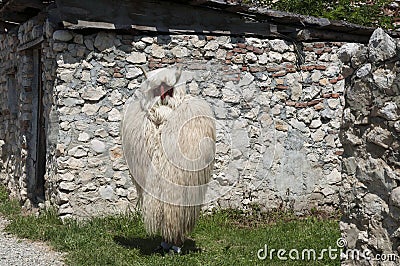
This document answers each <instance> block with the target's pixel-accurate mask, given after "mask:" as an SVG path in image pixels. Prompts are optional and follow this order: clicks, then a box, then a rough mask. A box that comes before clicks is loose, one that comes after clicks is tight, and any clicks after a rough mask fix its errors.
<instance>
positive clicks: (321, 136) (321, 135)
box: [311, 128, 325, 142]
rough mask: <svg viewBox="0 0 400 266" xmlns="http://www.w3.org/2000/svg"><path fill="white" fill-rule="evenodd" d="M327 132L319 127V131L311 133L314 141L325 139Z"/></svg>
mask: <svg viewBox="0 0 400 266" xmlns="http://www.w3.org/2000/svg"><path fill="white" fill-rule="evenodd" d="M324 137H325V132H324V131H323V130H322V129H320V128H319V129H317V131H315V132H313V133H311V138H312V140H313V141H314V142H320V141H322V140H323V139H324Z"/></svg>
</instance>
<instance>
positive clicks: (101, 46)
mask: <svg viewBox="0 0 400 266" xmlns="http://www.w3.org/2000/svg"><path fill="white" fill-rule="evenodd" d="M114 40H115V34H113V33H109V32H104V31H100V32H99V33H98V34H97V36H96V38H95V39H94V47H96V48H97V49H98V50H100V51H104V50H106V49H108V48H112V47H114Z"/></svg>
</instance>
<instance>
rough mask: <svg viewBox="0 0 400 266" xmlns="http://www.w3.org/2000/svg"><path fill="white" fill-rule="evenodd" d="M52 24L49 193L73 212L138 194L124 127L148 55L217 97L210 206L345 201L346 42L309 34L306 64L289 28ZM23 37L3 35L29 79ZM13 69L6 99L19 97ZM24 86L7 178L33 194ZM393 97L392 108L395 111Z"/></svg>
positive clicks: (48, 44) (333, 205)
mask: <svg viewBox="0 0 400 266" xmlns="http://www.w3.org/2000/svg"><path fill="white" fill-rule="evenodd" d="M39 25H40V23H39ZM21 27H23V29H24V30H21V38H22V39H21V40H19V42H20V43H25V42H26V41H29V39H27V37H25V35H26V34H27V32H28V30H29V29H28V28H26V29H25V28H24V27H25V26H24V25H22V26H21ZM45 28H46V36H47V39H46V40H45V41H44V42H43V43H42V44H41V49H42V63H43V86H44V89H45V96H44V99H43V102H44V106H45V111H44V116H45V121H46V125H45V126H46V132H47V146H46V148H47V160H46V163H47V168H46V175H45V179H46V187H45V189H46V200H47V201H49V203H50V204H53V205H55V206H57V207H58V209H59V213H60V215H61V216H63V217H70V216H75V217H82V216H88V215H101V214H104V213H115V212H120V211H125V210H127V209H128V208H129V207H132V206H134V205H135V200H136V191H135V189H134V187H133V184H132V181H131V179H130V175H129V172H128V169H127V167H126V164H125V161H124V158H123V155H122V148H121V140H120V137H119V128H120V119H121V113H122V110H123V106H124V103H125V102H126V100H127V99H128V98H129V97H131V96H135V95H136V93H137V89H138V88H139V86H140V84H141V82H142V81H143V80H144V75H143V72H142V71H141V69H140V68H139V67H138V65H141V66H142V67H143V68H144V69H146V70H151V69H156V68H160V67H165V66H170V65H176V66H181V67H182V68H183V70H184V71H186V72H187V73H189V74H190V78H188V83H187V89H188V91H189V92H190V93H192V94H196V95H199V96H200V97H203V98H204V99H205V100H207V101H208V102H209V103H210V104H211V106H212V108H213V110H214V112H215V115H216V117H217V128H218V130H217V141H218V144H217V153H216V164H215V165H216V168H215V172H214V178H213V182H212V184H210V189H209V193H208V199H210V200H212V199H214V200H213V201H210V202H208V204H207V206H206V208H220V207H222V208H226V207H233V208H242V209H246V208H250V207H251V205H253V204H258V205H260V206H261V207H262V208H263V209H271V208H292V209H294V210H295V211H296V212H299V213H302V212H304V211H307V210H309V209H311V208H321V209H325V210H332V209H337V208H338V206H339V205H338V204H339V200H338V199H339V198H338V196H339V195H338V191H339V186H340V184H339V183H338V173H339V172H340V171H341V164H340V161H341V154H342V152H343V150H342V146H341V143H340V141H339V128H340V120H341V116H342V110H343V105H344V96H343V92H344V84H345V80H344V77H343V76H342V75H341V74H340V69H341V67H342V62H341V61H340V60H339V51H340V50H343V49H342V48H341V47H342V46H343V43H304V53H305V60H306V61H305V63H304V64H303V65H301V66H298V65H297V54H296V52H295V49H294V47H293V44H292V43H289V42H286V41H284V40H278V39H277V40H268V39H259V38H239V37H229V36H197V35H171V36H167V35H160V36H157V38H155V37H149V36H146V35H143V36H132V35H117V34H116V33H113V32H102V31H99V32H98V33H93V32H91V33H86V34H82V33H77V32H73V31H70V32H69V34H71V35H72V38H71V39H70V40H69V41H63V40H61V37H57V38H54V34H53V30H52V25H50V24H45ZM58 35H60V34H58ZM67 35H68V34H67V33H65V32H63V34H62V36H67ZM56 36H57V34H56ZM13 38H15V39H13ZM16 38H17V37H16V36H14V37H13V36H12V35H11V34H9V35H7V36H6V35H1V38H0V45H1V46H0V47H1V49H0V51H1V55H0V58H1V60H3V62H4V61H13V62H17V60H15V58H17V57H18V60H20V61H21V62H20V63H19V64H18V65H16V68H17V70H18V71H19V72H18V73H21V74H18V77H19V78H20V80H19V81H18V84H23V83H26V82H27V81H26V80H25V79H24V78H23V73H25V72H26V73H30V72H28V71H27V70H24V67H26V68H29V67H30V66H31V65H32V64H31V59H29V58H30V57H29V56H25V57H24V55H21V54H19V53H17V52H16V46H17V44H18V41H17V40H16ZM25 39H26V40H25ZM14 43H15V44H14ZM13 45H14V46H13ZM357 47H359V46H357ZM353 50H354V49H353ZM353 50H351V49H350V50H349V51H348V52H347V53H348V57H349V58H351V57H353V56H354V55H355V54H357V51H359V50H360V49H358V48H357V49H355V51H353ZM346 51H347V50H346ZM342 54H344V52H343V53H342ZM343 56H344V55H343ZM14 57H15V58H14ZM23 60H25V61H23ZM1 71H2V70H1ZM367 76H368V75H367ZM378 76H379V75H378ZM4 77H6V75H1V78H0V79H2V80H1V82H0V88H1V92H2V93H1V98H0V99H1V106H2V107H4V106H5V103H6V102H7V93H4V92H6V91H7V85H6V80H5V78H4ZM24 86H25V87H26V88H29V86H30V85H29V83H27V84H26V85H24ZM24 86H18V99H19V101H26V103H23V102H19V103H18V105H17V106H18V115H17V116H16V117H15V116H14V117H13V116H11V115H10V114H6V110H5V108H3V109H2V112H4V114H6V115H5V116H1V118H0V119H1V120H0V121H1V123H0V126H1V127H0V133H1V134H0V140H1V141H2V142H4V145H3V146H2V154H1V156H2V157H1V158H8V159H2V160H0V166H1V167H2V170H1V177H2V178H1V182H2V183H5V184H7V186H8V187H9V188H10V190H12V191H14V194H19V197H20V199H21V201H22V202H24V203H25V204H28V203H26V202H30V200H29V198H28V197H27V192H26V191H27V189H25V190H24V189H23V188H24V187H27V181H26V180H29V178H27V177H26V176H27V175H29V174H28V173H29V172H28V171H27V170H25V168H23V167H24V164H23V163H22V162H23V160H25V159H24V158H27V157H29V153H28V152H27V151H26V149H27V147H29V145H28V143H29V138H30V135H29V132H30V130H31V129H30V127H29V123H30V116H31V111H32V110H33V109H34V108H33V107H32V105H30V103H29V100H30V99H31V98H32V97H30V94H29V93H30V92H29V90H25V91H24V90H22V88H25V87H24ZM355 98H357V97H355ZM359 98H360V97H358V99H359ZM396 106H399V105H398V103H396ZM393 108H394V107H393V105H390V106H387V107H386V108H383V109H382V110H381V111H380V112H381V113H382V116H384V115H387V113H388V112H390V110H392V109H393ZM24 121H26V122H24ZM393 122H394V121H393ZM22 126H27V127H26V128H24V130H25V131H21V130H20V129H19V128H20V127H22ZM13 128H17V129H18V131H16V130H17V129H13ZM14 132H16V133H14ZM21 132H26V133H21ZM24 134H25V135H24ZM27 142H28V143H27ZM24 149H25V150H24ZM27 154H28V155H27ZM7 167H8V168H7ZM221 191H222V192H223V193H222V196H221V197H218V198H215V197H214V196H215V195H220V194H221Z"/></svg>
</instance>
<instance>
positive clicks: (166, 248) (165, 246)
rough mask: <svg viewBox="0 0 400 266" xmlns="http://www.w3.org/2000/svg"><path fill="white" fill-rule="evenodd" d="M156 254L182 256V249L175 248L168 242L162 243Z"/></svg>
mask: <svg viewBox="0 0 400 266" xmlns="http://www.w3.org/2000/svg"><path fill="white" fill-rule="evenodd" d="M154 252H157V253H161V254H165V253H168V254H171V255H172V254H181V253H182V249H181V248H180V247H178V246H173V245H172V244H169V243H167V242H164V241H163V242H161V244H160V246H159V247H158V248H157V249H155V250H154Z"/></svg>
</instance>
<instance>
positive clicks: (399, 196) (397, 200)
mask: <svg viewBox="0 0 400 266" xmlns="http://www.w3.org/2000/svg"><path fill="white" fill-rule="evenodd" d="M390 201H391V203H392V204H393V205H394V206H396V207H399V208H400V187H397V188H395V189H393V190H392V192H391V193H390Z"/></svg>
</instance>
